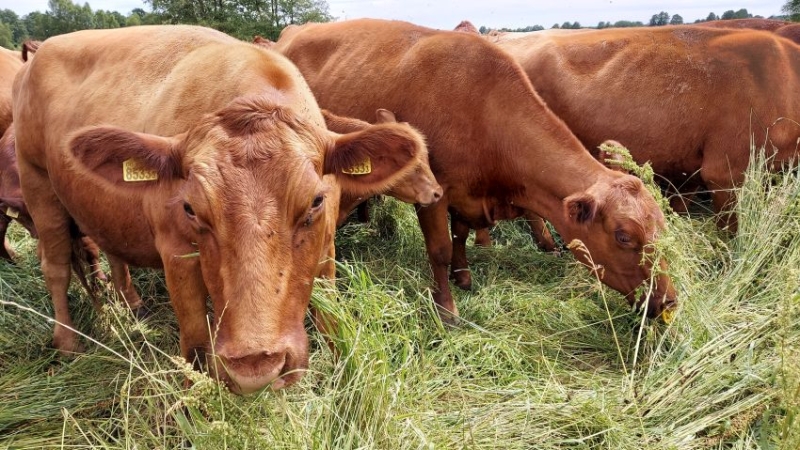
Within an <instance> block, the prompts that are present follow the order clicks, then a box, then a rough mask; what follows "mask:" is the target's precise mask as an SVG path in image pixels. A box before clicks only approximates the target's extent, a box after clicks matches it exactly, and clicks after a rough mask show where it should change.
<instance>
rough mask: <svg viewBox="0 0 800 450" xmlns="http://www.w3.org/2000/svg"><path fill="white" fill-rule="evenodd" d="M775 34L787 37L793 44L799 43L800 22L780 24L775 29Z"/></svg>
mask: <svg viewBox="0 0 800 450" xmlns="http://www.w3.org/2000/svg"><path fill="white" fill-rule="evenodd" d="M775 34H777V35H778V36H780V37H784V38H786V39H789V40H790V41H792V42H794V43H795V44H800V23H793V24H790V25H786V26H782V27H780V28H778V29H777V30H775Z"/></svg>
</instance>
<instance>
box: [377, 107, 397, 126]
mask: <svg viewBox="0 0 800 450" xmlns="http://www.w3.org/2000/svg"><path fill="white" fill-rule="evenodd" d="M395 122H397V117H395V115H394V113H393V112H391V111H389V110H388V109H383V108H378V109H377V110H376V111H375V123H395Z"/></svg>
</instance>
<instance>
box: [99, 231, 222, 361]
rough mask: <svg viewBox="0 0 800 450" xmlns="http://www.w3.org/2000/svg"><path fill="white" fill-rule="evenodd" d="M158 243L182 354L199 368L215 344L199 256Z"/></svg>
mask: <svg viewBox="0 0 800 450" xmlns="http://www.w3.org/2000/svg"><path fill="white" fill-rule="evenodd" d="M156 239H158V237H157V238H156ZM156 246H157V247H158V248H159V253H160V254H161V255H162V261H163V263H164V278H165V279H166V282H167V290H168V291H169V293H170V296H169V300H170V303H172V309H173V310H175V317H176V318H177V319H178V330H179V333H180V344H181V355H183V357H184V358H185V359H186V361H187V362H189V363H190V364H192V366H193V367H194V368H195V369H196V370H202V368H203V367H204V366H205V365H206V363H207V361H206V355H207V354H208V353H209V352H210V350H211V348H212V347H211V339H212V336H213V329H212V327H213V324H212V325H211V326H209V323H208V321H207V317H208V310H207V308H206V297H207V296H208V289H206V286H205V284H204V283H203V276H202V272H201V269H200V261H199V258H181V257H178V256H174V255H185V254H187V253H189V252H190V251H191V250H187V249H185V248H162V247H161V246H159V245H158V242H157V243H156ZM117 272H118V271H117V270H113V269H112V271H111V276H112V278H115V277H116V276H117ZM126 273H127V271H126ZM115 281H116V279H115ZM224 313H225V312H224V311H214V314H215V316H216V317H217V320H219V317H220V316H221V315H222V314H224Z"/></svg>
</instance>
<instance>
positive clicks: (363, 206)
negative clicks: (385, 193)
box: [356, 199, 369, 223]
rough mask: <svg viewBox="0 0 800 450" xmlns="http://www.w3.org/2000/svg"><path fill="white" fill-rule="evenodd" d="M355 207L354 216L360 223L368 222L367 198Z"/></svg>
mask: <svg viewBox="0 0 800 450" xmlns="http://www.w3.org/2000/svg"><path fill="white" fill-rule="evenodd" d="M356 209H357V211H356V216H357V217H358V221H359V222H360V223H367V222H369V199H366V200H364V201H363V202H361V203H359V204H358V206H357V207H356Z"/></svg>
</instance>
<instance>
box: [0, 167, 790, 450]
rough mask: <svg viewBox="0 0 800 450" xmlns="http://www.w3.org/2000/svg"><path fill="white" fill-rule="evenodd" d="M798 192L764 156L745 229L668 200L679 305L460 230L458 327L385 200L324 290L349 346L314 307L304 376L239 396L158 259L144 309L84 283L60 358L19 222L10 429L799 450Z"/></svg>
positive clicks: (23, 439)
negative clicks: (78, 343)
mask: <svg viewBox="0 0 800 450" xmlns="http://www.w3.org/2000/svg"><path fill="white" fill-rule="evenodd" d="M767 184H772V187H771V188H770V189H765V188H764V186H765V185H767ZM799 196H800V175H798V174H797V173H796V172H795V173H790V174H788V175H785V176H782V177H772V176H769V175H766V174H764V173H762V172H760V171H754V173H753V174H752V176H751V177H750V179H749V180H748V182H747V184H746V185H745V186H744V187H743V188H742V191H741V193H740V199H741V201H740V204H739V206H738V208H739V210H738V211H739V218H740V221H739V223H740V232H739V234H738V235H737V236H736V237H734V238H731V237H729V236H726V235H724V234H721V233H719V232H718V231H717V230H716V228H715V226H714V225H713V217H711V216H709V215H698V216H696V217H694V216H693V217H685V216H684V217H679V216H676V215H674V214H669V215H668V222H669V232H668V233H667V234H666V235H665V236H664V237H663V239H662V241H661V242H660V245H659V247H660V248H661V249H663V250H664V253H665V255H666V256H667V257H668V258H669V261H670V264H671V266H670V272H671V274H672V276H673V280H674V282H675V283H676V287H677V288H678V291H679V295H680V299H681V304H680V308H679V310H678V313H677V314H676V317H675V319H674V321H673V322H672V323H671V324H669V325H667V324H665V323H663V322H662V321H652V320H648V319H643V318H642V317H641V315H640V314H637V313H635V312H632V311H630V309H629V307H628V306H627V304H626V303H625V302H624V300H623V299H622V298H621V296H620V295H619V294H617V293H615V292H613V291H611V290H609V289H607V288H604V287H603V285H601V284H599V283H598V282H597V281H596V280H594V279H592V278H591V276H590V274H589V272H588V271H587V270H585V269H584V268H583V267H582V266H580V265H578V264H577V263H576V262H575V260H574V259H573V258H572V256H570V255H566V256H561V257H558V256H554V255H550V254H543V253H541V252H539V251H538V250H537V249H536V247H535V245H533V244H532V243H531V240H530V238H529V236H528V235H527V234H526V233H525V231H524V228H523V226H522V224H521V223H504V224H502V225H501V226H500V227H498V228H496V229H495V230H494V231H493V236H494V238H495V241H496V243H495V245H494V246H493V247H492V248H486V249H483V248H470V249H469V253H468V255H469V258H470V261H471V263H472V270H473V290H472V291H471V292H463V291H458V290H457V289H455V288H454V293H455V295H456V296H457V298H456V301H457V303H458V306H459V309H460V311H461V315H462V317H463V319H464V323H463V324H462V325H460V326H459V327H457V328H448V327H445V326H443V325H442V323H441V322H440V321H439V320H438V317H437V315H436V313H435V312H434V310H433V308H432V304H431V301H430V295H429V291H428V289H429V286H430V285H431V279H430V275H429V273H430V272H429V268H428V263H427V258H426V256H425V252H424V246H423V243H422V236H421V234H420V232H419V230H418V226H417V224H416V218H415V215H414V212H413V208H412V207H411V206H409V205H404V204H400V203H397V202H395V201H393V200H391V199H389V200H387V201H385V202H384V203H383V204H382V205H381V206H379V207H377V208H375V209H373V211H374V213H373V217H372V222H371V223H370V224H366V225H360V224H350V225H346V226H345V227H344V228H343V229H341V230H340V231H339V234H338V236H337V251H338V256H339V259H340V261H341V264H340V265H339V267H338V277H339V278H338V280H337V283H336V288H335V289H332V288H330V287H328V286H325V285H323V284H320V285H319V286H318V288H317V289H315V292H314V296H313V299H312V302H313V304H314V305H316V307H318V308H320V309H323V310H326V311H328V312H329V313H331V314H332V315H334V316H335V317H337V318H338V320H339V328H338V330H337V334H336V336H334V337H333V342H334V344H335V347H336V349H337V351H338V353H339V355H340V356H339V357H338V358H336V357H335V356H334V353H333V352H331V351H330V350H329V348H328V346H327V345H326V344H325V340H324V339H323V338H322V337H321V336H320V334H319V333H318V332H317V331H316V330H315V329H314V328H313V326H311V325H310V322H309V326H308V331H309V336H310V339H311V345H312V352H311V361H310V370H309V371H308V373H307V374H306V376H305V377H304V378H303V379H302V380H301V381H300V382H299V383H298V384H296V385H294V386H293V387H291V388H289V389H286V390H284V391H280V392H277V393H273V392H263V393H261V394H259V395H254V396H250V397H244V398H243V397H237V396H234V395H231V394H229V393H228V392H227V391H226V390H225V389H224V388H222V387H221V386H220V385H218V384H217V383H215V382H213V381H211V380H210V379H209V378H207V377H206V376H205V375H203V374H200V373H197V372H193V371H191V370H190V369H189V368H188V367H187V365H186V364H184V363H183V362H182V361H181V359H180V358H179V357H178V356H177V355H179V350H178V332H177V329H176V324H175V319H174V316H173V314H172V312H171V309H170V306H169V300H168V296H167V294H166V289H165V286H164V281H163V278H162V276H161V274H160V273H158V272H151V271H138V272H136V273H135V274H134V275H135V278H136V282H137V286H138V288H139V290H140V292H141V293H142V297H143V299H145V301H146V303H147V304H148V306H149V308H150V309H151V315H150V316H149V317H148V318H147V319H145V320H142V321H137V320H136V319H135V318H133V317H132V316H131V314H130V313H129V312H128V311H127V310H126V308H125V307H124V306H122V303H120V302H118V301H115V300H113V299H112V298H111V297H112V296H111V295H108V298H107V303H108V306H107V307H106V309H105V310H104V311H103V312H102V313H98V312H96V311H94V309H93V308H92V306H91V301H89V299H88V298H87V297H86V295H85V294H84V293H83V291H82V289H81V288H79V286H78V284H77V283H73V287H72V289H71V291H70V292H71V298H72V299H73V300H74V302H73V311H74V313H73V317H74V318H75V319H76V323H77V325H78V327H79V329H80V330H81V331H83V332H84V333H86V334H87V335H88V336H89V337H90V338H91V339H92V340H93V343H89V345H88V346H87V347H88V351H87V353H86V354H83V355H81V356H79V357H77V358H74V359H63V358H60V357H59V356H58V355H57V354H56V352H55V351H54V350H53V349H52V348H50V347H49V343H50V339H51V338H52V324H51V323H50V322H48V318H49V317H51V316H52V306H51V304H50V301H49V298H48V295H47V292H46V290H45V288H44V283H43V281H42V277H41V272H40V271H39V268H38V262H37V260H36V257H35V242H34V241H32V240H31V239H30V238H27V237H26V236H25V235H24V234H23V232H22V231H21V228H19V227H16V228H14V229H13V233H12V236H11V238H12V240H13V242H14V243H15V247H16V249H17V250H18V253H20V257H19V259H18V264H17V266H11V265H9V264H5V263H0V301H2V304H0V448H42V447H48V448H49V447H58V448H87V447H102V448H136V449H155V448H161V449H172V448H181V447H183V448H197V449H217V448H237V449H238V448H252V449H266V448H269V449H276V448H280V449H284V448H285V449H299V448H315V449H351V448H379V449H407V448H408V449H411V448H414V449H417V448H425V449H428V448H437V449H438V448H441V449H451V448H453V449H455V448H486V449H529V448H541V449H564V448H569V449H695V448H696V449H701V448H702V449H706V448H725V449H751V448H752V449H755V448H782V449H790V450H795V449H798V448H800V200H798V197H799ZM186 377H188V378H190V379H191V380H193V381H194V383H193V384H192V385H191V387H187V383H185V379H186Z"/></svg>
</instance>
